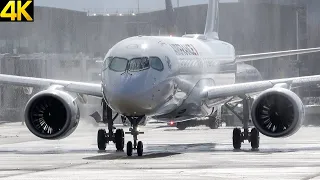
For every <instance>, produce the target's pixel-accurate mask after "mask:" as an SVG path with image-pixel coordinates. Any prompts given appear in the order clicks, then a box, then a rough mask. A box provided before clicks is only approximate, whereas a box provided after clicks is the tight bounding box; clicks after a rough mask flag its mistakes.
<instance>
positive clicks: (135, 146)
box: [126, 116, 144, 156]
mask: <svg viewBox="0 0 320 180" xmlns="http://www.w3.org/2000/svg"><path fill="white" fill-rule="evenodd" d="M127 118H128V119H129V121H130V123H131V127H130V129H129V131H130V132H126V134H131V135H132V136H133V143H132V142H131V141H128V143H127V155H128V156H132V152H133V150H137V154H138V156H142V155H143V143H142V141H139V142H138V135H139V134H144V132H140V131H139V129H138V125H139V123H140V121H141V120H142V119H143V118H144V116H142V117H127Z"/></svg>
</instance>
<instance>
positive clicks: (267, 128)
mask: <svg viewBox="0 0 320 180" xmlns="http://www.w3.org/2000/svg"><path fill="white" fill-rule="evenodd" d="M251 117H252V120H253V124H254V125H255V127H256V128H257V129H258V130H259V131H260V132H261V133H262V134H264V135H266V136H269V137H274V138H278V137H288V136H291V135H293V134H294V133H295V132H297V131H298V130H299V129H300V127H301V125H302V123H303V120H304V105H303V103H302V101H301V99H300V98H299V97H298V96H297V95H296V94H295V93H294V92H292V91H290V90H288V89H284V88H272V89H269V90H266V91H264V92H262V93H261V94H260V95H259V96H258V97H257V98H256V99H255V100H254V102H253V105H252V111H251Z"/></svg>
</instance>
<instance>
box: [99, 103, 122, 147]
mask: <svg viewBox="0 0 320 180" xmlns="http://www.w3.org/2000/svg"><path fill="white" fill-rule="evenodd" d="M102 107H103V112H102V120H103V122H104V123H105V124H108V133H107V132H106V130H105V129H99V131H98V134H97V144H98V148H99V150H105V149H106V147H107V144H109V142H110V141H111V142H113V143H114V144H115V146H116V148H117V151H123V149H124V131H123V129H116V128H115V127H114V126H113V122H114V120H115V119H116V118H117V117H118V115H119V114H116V115H115V117H112V109H111V108H110V107H109V106H108V105H107V103H106V102H105V101H104V100H103V102H102ZM114 129H116V131H115V133H114V132H113V130H114Z"/></svg>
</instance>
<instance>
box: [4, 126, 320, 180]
mask: <svg viewBox="0 0 320 180" xmlns="http://www.w3.org/2000/svg"><path fill="white" fill-rule="evenodd" d="M97 129H98V127H94V126H92V125H88V124H80V126H79V127H78V129H77V130H76V131H75V133H74V134H72V135H71V136H69V137H68V138H66V139H63V140H59V141H47V140H41V139H39V138H37V137H35V136H34V135H32V134H31V133H30V132H29V131H28V130H27V128H26V127H25V126H22V125H21V124H20V123H12V124H1V125H0V179H6V180H12V179H19V180H21V179H32V180H36V179H41V180H55V179H64V180H69V179H70V180H71V179H79V180H80V179H81V180H87V179H95V180H99V179H104V180H105V179H108V180H119V179H121V180H127V179H139V180H144V179H146V180H150V179H152V180H158V179H159V180H164V179H184V180H187V179H192V180H194V179H199V180H201V179H210V180H212V179H255V180H257V179H290V180H293V179H320V141H319V140H320V137H319V136H318V135H319V132H320V128H317V127H303V128H301V129H300V131H299V132H298V133H297V134H295V135H293V136H292V137H290V138H286V139H271V138H267V137H265V136H261V146H260V147H261V148H260V150H259V151H251V149H250V145H249V143H245V144H244V145H243V146H242V150H241V151H238V152H236V151H234V150H233V148H232V143H231V140H232V128H220V129H218V130H211V129H209V128H206V127H197V128H190V129H186V130H185V131H179V130H176V129H175V128H168V127H164V128H159V125H157V124H150V125H147V126H146V127H141V130H143V131H145V134H144V135H140V136H139V137H140V139H141V140H143V142H144V146H145V149H144V156H143V157H137V155H136V153H134V155H133V156H132V157H127V156H126V153H125V152H115V147H114V145H113V144H111V145H109V146H107V150H106V151H105V152H99V151H97V145H96V133H97ZM125 129H126V130H127V128H125ZM126 140H132V137H131V136H129V135H126Z"/></svg>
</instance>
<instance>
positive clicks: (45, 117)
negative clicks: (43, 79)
mask: <svg viewBox="0 0 320 180" xmlns="http://www.w3.org/2000/svg"><path fill="white" fill-rule="evenodd" d="M79 119H80V111H79V107H78V105H77V104H76V102H75V100H74V98H73V97H72V96H71V95H70V94H68V93H66V92H64V91H61V90H45V91H41V92H39V93H37V94H36V95H34V96H33V97H32V98H31V99H30V100H29V101H28V103H27V105H26V109H25V122H26V125H27V127H28V129H29V130H30V131H31V132H32V133H33V134H34V135H36V136H38V137H40V138H43V139H50V140H55V139H62V138H65V137H67V136H69V135H70V134H71V133H72V132H74V130H75V129H76V127H77V125H78V123H79Z"/></svg>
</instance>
